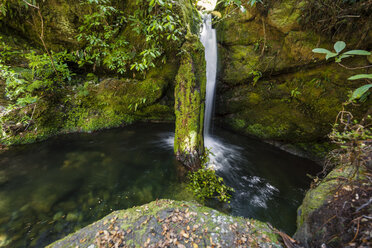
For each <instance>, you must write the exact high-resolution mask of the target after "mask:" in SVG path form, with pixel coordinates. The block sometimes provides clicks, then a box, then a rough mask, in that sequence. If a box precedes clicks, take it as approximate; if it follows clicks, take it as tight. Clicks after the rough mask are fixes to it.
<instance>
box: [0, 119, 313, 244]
mask: <svg viewBox="0 0 372 248" xmlns="http://www.w3.org/2000/svg"><path fill="white" fill-rule="evenodd" d="M173 129H174V127H173V125H170V124H145V123H143V124H136V125H133V126H128V127H125V128H120V129H113V130H107V131H102V132H97V133H92V134H70V135H64V136H59V137H55V138H52V139H50V140H48V141H46V142H42V143H37V144H32V145H25V146H18V147H13V148H11V149H10V150H8V151H5V152H3V153H1V154H0V246H1V245H3V246H5V247H43V246H45V245H47V244H49V243H51V242H52V241H54V240H56V239H58V238H61V237H63V236H65V235H66V234H68V233H70V232H73V231H74V230H76V229H79V228H81V227H83V226H85V225H87V224H89V223H92V222H93V221H95V220H98V219H100V218H102V217H103V216H105V215H106V214H108V213H110V212H111V211H113V210H118V209H125V208H129V207H132V206H137V205H141V204H144V203H147V202H150V201H153V200H155V199H157V198H158V199H160V198H170V199H179V200H184V199H191V196H190V194H189V193H188V192H187V191H186V190H185V187H184V186H185V184H184V183H182V181H181V180H180V178H179V177H178V176H177V175H178V173H177V163H176V161H175V160H174V157H173V148H172V139H173V133H172V130H173ZM206 145H207V146H208V147H209V148H211V150H212V153H213V154H214V156H213V157H212V158H211V164H210V166H213V167H214V168H215V169H216V171H217V173H218V174H219V175H220V176H222V177H223V178H224V179H225V181H226V183H227V184H228V185H229V186H232V187H233V188H234V189H235V192H234V193H233V197H232V200H231V204H230V205H228V206H226V205H219V204H214V203H210V204H211V205H212V207H215V208H219V209H222V210H224V211H227V212H229V213H231V214H233V215H238V216H245V217H252V218H257V219H259V220H263V221H268V222H270V223H271V224H272V225H274V226H275V227H277V228H279V229H281V230H283V231H286V232H288V233H290V234H291V233H293V232H294V230H295V218H296V209H297V207H298V206H299V204H300V203H301V200H302V198H303V194H304V192H305V190H306V188H307V187H308V186H309V182H310V179H308V178H307V176H306V174H307V173H310V174H314V173H315V172H316V171H317V170H318V167H317V165H315V164H314V163H313V162H311V161H309V160H306V159H302V158H299V157H296V156H292V155H290V154H287V153H285V152H283V151H280V150H278V149H276V148H274V147H272V146H270V145H267V144H264V143H261V142H259V141H256V140H251V139H249V138H247V137H244V136H241V135H236V134H233V133H230V132H228V131H223V130H216V131H215V136H211V137H209V138H207V140H206Z"/></svg>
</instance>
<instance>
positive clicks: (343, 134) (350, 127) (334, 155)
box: [326, 110, 372, 173]
mask: <svg viewBox="0 0 372 248" xmlns="http://www.w3.org/2000/svg"><path fill="white" fill-rule="evenodd" d="M371 124H372V117H371V115H367V116H365V117H364V118H363V119H362V120H361V121H360V122H359V121H357V120H353V115H352V114H351V113H350V112H347V111H344V110H342V111H341V112H340V113H339V115H338V116H337V120H336V123H335V125H334V126H333V129H332V132H331V133H330V134H329V138H330V139H331V141H332V142H333V143H335V144H337V145H338V146H339V149H337V150H335V151H333V152H331V153H330V154H329V156H328V157H329V158H328V161H327V164H326V166H335V165H339V164H340V163H341V164H346V165H352V166H353V168H354V169H355V170H354V172H355V173H358V172H359V168H360V167H365V166H368V164H369V163H370V161H371V152H372V150H371V145H370V142H371V139H372V130H371Z"/></svg>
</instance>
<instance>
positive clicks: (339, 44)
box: [333, 41, 346, 53]
mask: <svg viewBox="0 0 372 248" xmlns="http://www.w3.org/2000/svg"><path fill="white" fill-rule="evenodd" d="M333 47H334V49H335V51H336V53H340V52H341V51H342V50H344V48H345V47H346V43H345V42H343V41H337V42H336V43H335V45H334V46H333Z"/></svg>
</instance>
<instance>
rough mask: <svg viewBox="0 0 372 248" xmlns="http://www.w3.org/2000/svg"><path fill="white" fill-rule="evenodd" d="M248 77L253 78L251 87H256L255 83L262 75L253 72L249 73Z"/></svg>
mask: <svg viewBox="0 0 372 248" xmlns="http://www.w3.org/2000/svg"><path fill="white" fill-rule="evenodd" d="M249 75H252V76H253V86H256V83H257V82H258V80H260V78H261V77H262V73H261V72H260V71H254V70H253V71H251V72H249Z"/></svg>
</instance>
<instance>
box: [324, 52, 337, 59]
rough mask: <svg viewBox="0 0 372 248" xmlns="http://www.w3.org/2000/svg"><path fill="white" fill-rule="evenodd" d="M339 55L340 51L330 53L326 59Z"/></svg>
mask: <svg viewBox="0 0 372 248" xmlns="http://www.w3.org/2000/svg"><path fill="white" fill-rule="evenodd" d="M337 55H338V53H328V54H327V55H326V60H328V59H330V58H333V57H336V56H337Z"/></svg>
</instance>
